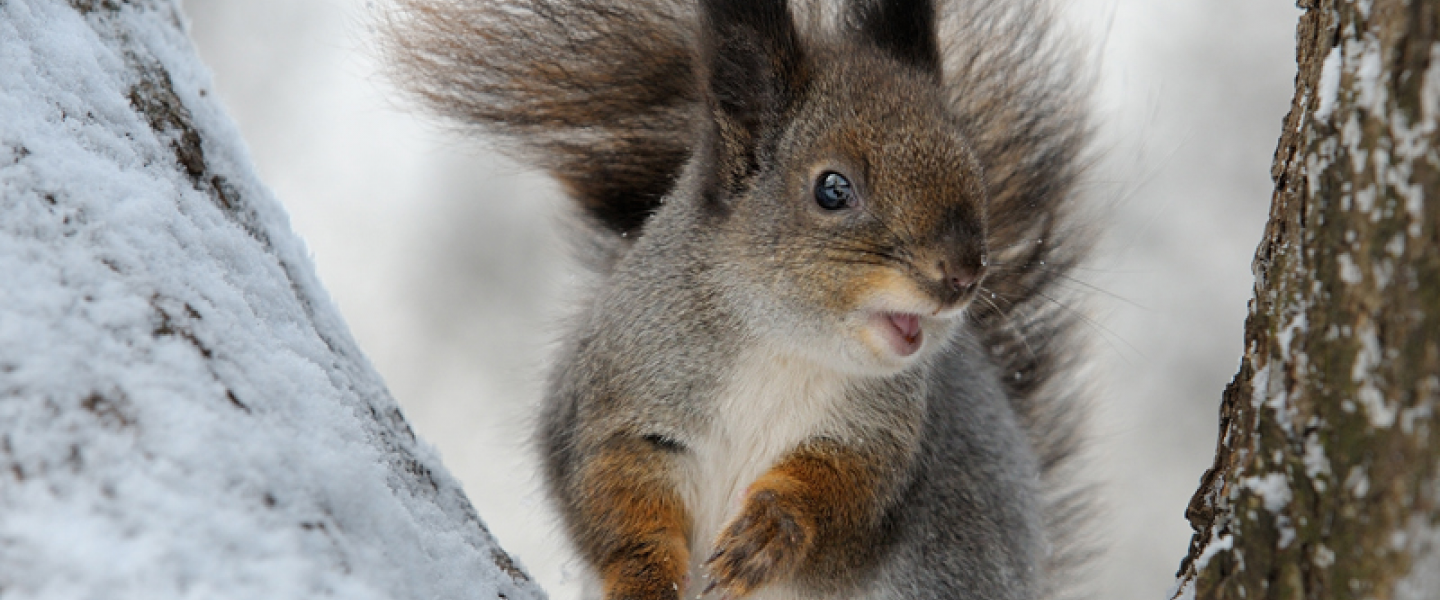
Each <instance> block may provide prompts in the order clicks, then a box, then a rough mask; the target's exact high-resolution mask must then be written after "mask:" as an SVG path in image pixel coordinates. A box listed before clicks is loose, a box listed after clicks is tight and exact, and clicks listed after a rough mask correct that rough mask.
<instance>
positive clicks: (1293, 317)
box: [1176, 0, 1440, 599]
mask: <svg viewBox="0 0 1440 600" xmlns="http://www.w3.org/2000/svg"><path fill="white" fill-rule="evenodd" d="M1300 6H1301V8H1304V9H1305V13H1304V16H1303V17H1302V18H1301V20H1300V25H1299V29H1298V34H1297V43H1298V50H1297V61H1298V66H1299V74H1298V76H1297V77H1296V90H1295V100H1294V103H1293V105H1292V107H1291V111H1290V114H1289V115H1288V116H1287V117H1286V119H1285V123H1284V131H1283V132H1282V137H1281V139H1280V145H1279V148H1278V149H1277V151H1276V155H1275V163H1274V167H1273V171H1272V175H1273V177H1274V179H1275V193H1274V196H1273V199H1272V204H1271V209H1270V220H1269V223H1268V225H1267V226H1266V231H1265V237H1264V239H1263V240H1262V241H1261V243H1260V246H1259V249H1258V250H1257V252H1256V256H1255V262H1254V272H1255V277H1256V283H1255V298H1254V299H1253V300H1252V301H1251V304H1250V315H1249V317H1248V319H1247V321H1246V324H1245V355H1244V357H1243V358H1242V361H1241V365H1240V371H1239V373H1238V374H1237V375H1236V376H1235V380H1234V381H1233V382H1232V383H1231V384H1230V386H1229V387H1228V388H1227V389H1226V391H1225V395H1224V400H1223V405H1222V407H1221V415H1220V436H1219V444H1218V450H1217V453H1216V458H1215V464H1214V466H1213V468H1212V469H1210V470H1209V471H1207V472H1206V473H1205V476H1204V478H1203V479H1202V482H1201V486H1200V489H1199V490H1198V491H1197V492H1196V494H1195V497H1194V499H1193V500H1192V501H1191V504H1190V507H1189V509H1188V510H1187V514H1186V516H1187V518H1188V519H1189V520H1190V522H1191V525H1192V526H1193V527H1194V529H1195V537H1194V539H1193V540H1192V542H1191V547H1190V553H1189V556H1188V557H1187V558H1186V559H1185V561H1184V563H1183V564H1182V565H1181V570H1180V573H1179V576H1180V578H1181V580H1180V587H1179V588H1178V591H1177V593H1176V596H1177V597H1191V595H1193V597H1196V598H1236V599H1239V598H1246V599H1256V598H1286V599H1289V598H1306V599H1309V598H1377V599H1388V598H1417V599H1418V598H1431V599H1433V598H1436V597H1440V588H1437V587H1436V583H1437V581H1440V547H1437V546H1440V543H1437V542H1440V533H1437V532H1440V526H1437V520H1440V510H1437V508H1440V506H1437V499H1440V488H1437V481H1440V480H1437V464H1440V430H1436V428H1435V426H1434V424H1435V408H1436V404H1437V401H1440V152H1437V150H1436V149H1437V145H1436V141H1437V134H1440V132H1437V126H1436V125H1437V123H1436V120H1437V117H1440V46H1437V44H1436V42H1437V34H1440V2H1437V1H1435V0H1409V1H1406V0H1303V1H1302V2H1300Z"/></svg>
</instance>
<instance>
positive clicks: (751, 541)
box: [704, 492, 814, 597]
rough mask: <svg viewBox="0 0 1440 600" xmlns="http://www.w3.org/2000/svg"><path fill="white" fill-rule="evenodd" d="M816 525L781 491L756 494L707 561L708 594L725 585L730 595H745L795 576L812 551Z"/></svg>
mask: <svg viewBox="0 0 1440 600" xmlns="http://www.w3.org/2000/svg"><path fill="white" fill-rule="evenodd" d="M812 529H813V528H812V527H811V526H809V524H808V523H805V522H803V521H802V516H801V515H800V514H797V513H796V512H795V511H794V510H793V509H792V508H790V507H787V506H785V503H784V502H783V501H782V499H781V498H780V497H779V496H778V495H777V494H776V493H774V492H760V493H757V494H755V495H753V496H751V497H750V498H749V499H748V500H747V501H746V502H745V506H744V507H743V509H742V510H741V512H740V514H739V515H737V516H736V517H735V519H734V520H732V521H731V522H730V525H729V526H727V527H726V528H725V530H724V533H722V534H721V535H720V537H719V539H717V540H716V541H715V546H716V548H715V552H714V553H713V554H711V555H710V558H709V559H707V560H706V561H705V566H707V567H709V569H710V577H711V579H710V584H709V585H707V586H706V587H705V592H704V593H706V594H709V593H710V592H712V591H714V590H716V589H721V590H724V591H725V596H726V597H732V596H734V597H738V596H744V595H746V594H749V593H750V592H751V591H753V590H755V589H756V588H758V587H760V586H762V585H765V584H767V583H770V582H772V581H776V580H778V579H780V578H782V577H785V576H787V575H789V574H790V573H791V572H792V571H794V570H795V568H796V567H798V566H799V564H800V561H801V559H802V558H803V557H804V556H805V554H806V553H807V551H808V550H809V548H810V543H811V540H812V539H813V538H814V534H813V532H812Z"/></svg>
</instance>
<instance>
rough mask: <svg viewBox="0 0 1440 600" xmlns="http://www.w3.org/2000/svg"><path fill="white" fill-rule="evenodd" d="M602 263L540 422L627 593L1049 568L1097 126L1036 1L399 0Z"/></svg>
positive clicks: (651, 597) (403, 39)
mask: <svg viewBox="0 0 1440 600" xmlns="http://www.w3.org/2000/svg"><path fill="white" fill-rule="evenodd" d="M396 1H397V2H398V4H399V6H398V10H397V11H395V12H393V13H392V14H391V18H390V19H389V20H388V21H387V29H386V30H385V33H384V39H385V43H386V44H387V46H386V49H387V51H388V52H389V55H388V56H389V58H390V59H391V62H392V65H393V67H394V68H393V71H392V73H393V74H394V75H396V76H397V77H398V78H399V80H400V82H401V83H402V85H403V87H405V88H406V89H407V90H409V91H410V92H413V93H414V94H416V95H418V97H419V98H420V99H422V100H423V101H424V102H425V103H426V104H427V105H428V107H429V108H431V109H433V110H436V111H438V112H439V113H441V114H443V115H446V116H449V117H452V118H456V119H459V120H461V121H463V122H465V123H469V124H473V125H477V126H479V128H480V129H481V130H482V131H485V132H487V133H489V134H492V135H496V136H498V137H500V138H501V139H503V140H505V141H506V142H507V145H506V146H505V147H506V148H507V149H510V150H512V151H514V153H515V154H516V155H517V156H518V157H520V158H521V159H522V160H524V161H528V162H530V163H532V164H537V165H540V166H542V167H543V168H545V169H546V170H548V171H549V172H550V173H551V174H552V175H553V176H554V177H555V178H556V179H558V180H559V181H560V182H561V183H562V184H563V186H564V189H565V191H566V192H567V194H568V195H569V196H570V197H571V198H573V199H574V200H575V202H576V203H577V204H578V207H579V209H580V213H581V215H582V220H583V221H584V222H585V223H586V224H588V229H587V230H588V232H589V234H588V236H587V237H588V240H587V244H586V245H585V246H584V248H583V252H584V253H585V254H586V255H587V258H589V259H590V262H591V263H592V264H593V265H594V266H595V268H596V270H597V273H598V277H597V283H596V285H595V288H594V289H593V291H592V295H591V296H589V297H588V298H586V299H585V300H584V301H583V302H582V304H581V310H580V312H579V315H578V316H577V318H576V320H575V321H574V322H573V323H572V325H573V327H572V329H571V330H570V331H569V333H568V335H567V336H566V338H565V339H564V343H563V348H562V350H561V351H560V353H559V356H558V358H557V360H556V363H555V365H554V370H553V372H552V374H551V376H550V379H549V384H548V389H547V392H546V397H545V402H544V410H543V415H542V417H541V421H540V431H539V443H540V447H541V450H542V453H543V464H544V477H545V481H546V484H547V488H548V491H549V494H550V496H551V497H552V499H553V501H554V503H555V505H556V506H557V507H558V509H559V513H560V515H561V516H562V517H563V524H564V528H565V530H566V532H568V534H569V537H570V539H571V540H572V541H573V543H574V545H575V548H576V550H577V552H578V554H579V556H580V557H581V558H582V559H583V561H584V563H585V564H586V565H587V567H588V568H589V569H590V574H591V575H593V581H592V583H593V585H592V587H591V589H590V590H589V591H588V592H587V595H590V596H594V597H603V598H605V599H607V600H622V599H623V600H675V599H677V598H680V597H682V596H684V597H686V598H695V597H697V596H701V595H706V594H710V595H711V596H712V597H715V598H721V597H726V598H742V597H745V598H775V599H780V598H786V599H811V598H815V599H818V598H857V599H858V598H906V599H912V600H919V599H936V600H940V599H945V600H953V599H969V600H979V599H1033V598H1042V597H1043V598H1054V597H1059V596H1062V595H1065V594H1067V593H1069V592H1070V591H1071V590H1072V588H1073V587H1074V586H1073V585H1072V584H1073V581H1072V576H1073V574H1074V573H1073V571H1074V569H1073V568H1071V567H1072V566H1073V565H1074V564H1076V560H1075V559H1076V558H1077V556H1078V555H1079V554H1081V552H1080V548H1081V544H1078V543H1076V539H1075V537H1076V535H1075V534H1076V532H1077V531H1079V530H1080V529H1081V523H1080V518H1081V517H1082V516H1083V514H1084V512H1085V510H1084V502H1083V498H1084V495H1083V494H1081V493H1077V492H1076V491H1075V488H1076V486H1075V485H1073V484H1072V483H1069V479H1070V478H1069V477H1067V476H1066V472H1067V471H1069V470H1071V469H1070V467H1069V465H1070V464H1071V462H1072V461H1071V460H1070V458H1071V457H1072V456H1073V454H1074V449H1075V447H1076V446H1077V434H1076V432H1077V429H1078V426H1079V423H1080V420H1081V419H1080V415H1079V414H1078V412H1077V407H1078V406H1079V405H1080V404H1081V403H1082V402H1081V398H1079V394H1078V393H1077V392H1076V391H1075V389H1074V387H1075V386H1072V385H1068V383H1067V382H1065V381H1062V380H1061V379H1060V377H1061V376H1062V375H1064V374H1065V373H1067V372H1070V371H1073V368H1072V365H1073V363H1074V362H1075V361H1074V360H1073V358H1072V357H1074V356H1075V355H1076V354H1077V352H1076V348H1075V344H1074V343H1073V339H1074V336H1073V335H1072V333H1071V330H1072V329H1073V321H1074V319H1073V318H1072V316H1071V311H1068V310H1066V309H1064V307H1062V306H1060V305H1059V304H1058V303H1057V302H1056V301H1055V295H1056V294H1058V293H1061V291H1062V289H1061V287H1060V284H1059V281H1060V280H1062V279H1064V278H1066V277H1068V275H1067V273H1068V272H1069V271H1070V270H1071V269H1072V267H1073V266H1074V265H1075V264H1076V262H1077V261H1078V260H1079V259H1080V257H1081V255H1082V254H1083V249H1084V247H1085V246H1086V243H1085V239H1084V236H1082V235H1079V234H1078V233H1077V232H1078V231H1079V228H1077V227H1076V226H1075V225H1074V223H1073V221H1074V219H1073V218H1072V217H1071V213H1073V210H1072V207H1071V205H1072V204H1073V202H1072V201H1073V200H1074V199H1075V197H1076V196H1077V187H1078V181H1079V178H1080V176H1081V175H1082V172H1083V170H1084V167H1085V144H1086V139H1087V137H1088V133H1089V129H1088V128H1089V125H1088V122H1087V117H1086V104H1087V102H1088V101H1087V98H1086V96H1087V94H1086V91H1087V85H1086V83H1085V81H1084V78H1083V77H1080V76H1078V75H1076V73H1079V72H1081V70H1080V67H1081V65H1079V64H1078V59H1077V57H1078V56H1080V55H1081V54H1082V53H1081V52H1080V51H1078V50H1077V47H1076V46H1074V45H1073V44H1070V43H1068V42H1066V41H1065V40H1063V39H1061V38H1060V36H1059V34H1057V33H1056V32H1055V31H1054V29H1055V28H1054V27H1053V21H1054V18H1053V13H1052V9H1051V7H1050V6H1049V5H1048V4H1046V3H1044V2H1043V0H1008V1H1002V0H949V1H948V2H946V1H945V0H935V1H930V0H844V1H843V2H841V3H839V5H833V4H829V3H824V4H822V3H820V2H818V0H804V3H787V2H786V1H785V0H695V1H694V2H692V1H690V0H396Z"/></svg>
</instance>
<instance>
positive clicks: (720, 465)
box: [681, 352, 846, 599]
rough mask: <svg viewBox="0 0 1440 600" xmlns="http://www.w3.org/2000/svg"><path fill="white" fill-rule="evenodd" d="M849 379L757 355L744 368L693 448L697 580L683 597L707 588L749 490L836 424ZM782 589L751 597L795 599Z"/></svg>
mask: <svg viewBox="0 0 1440 600" xmlns="http://www.w3.org/2000/svg"><path fill="white" fill-rule="evenodd" d="M845 386H846V381H845V378H844V376H842V375H840V374H839V373H836V372H835V371H833V370H830V369H826V368H824V367H821V366H818V365H815V364H813V363H810V362H808V361H803V360H798V359H794V358H787V357H782V356H777V355H776V354H775V353H772V352H753V353H751V354H750V355H748V356H746V357H745V358H744V360H742V361H740V363H739V365H738V368H737V369H736V370H735V371H734V373H733V374H732V376H731V377H730V379H729V381H728V382H727V384H726V385H725V387H724V388H723V389H722V390H721V393H720V395H719V397H718V398H717V401H716V403H715V405H714V406H715V412H714V413H713V416H714V419H713V421H712V422H711V427H710V429H709V431H708V432H707V433H706V434H705V435H704V436H702V437H701V439H699V440H698V441H697V442H696V443H694V444H693V447H692V448H691V453H690V462H689V465H688V468H687V469H686V473H685V475H684V476H685V479H686V481H684V482H682V483H681V490H682V494H684V496H685V504H686V507H687V508H688V509H689V510H690V511H691V526H692V529H691V532H692V536H693V537H692V541H691V548H690V551H691V557H692V559H691V570H690V572H691V577H690V590H689V591H688V592H687V593H686V595H685V598H689V599H693V598H695V597H696V596H697V595H698V593H699V591H700V590H703V589H704V587H705V584H706V583H708V581H707V580H706V579H705V577H704V569H703V567H701V566H700V565H701V563H703V562H704V560H705V559H706V558H708V557H709V555H710V553H711V552H712V548H713V545H714V541H715V538H716V536H717V535H719V533H720V530H721V528H722V527H723V526H724V525H725V524H726V523H728V522H729V521H730V519H731V518H732V517H733V516H734V514H735V513H736V512H737V511H738V509H739V508H740V503H741V500H742V497H743V494H744V492H745V489H746V488H747V487H748V486H749V485H750V484H751V483H752V482H753V481H754V480H755V479H756V478H757V477H759V476H760V475H761V474H763V473H764V472H765V471H767V470H768V469H769V468H770V467H771V466H773V465H774V464H775V463H776V461H778V460H779V459H780V458H782V457H783V456H784V455H785V454H787V453H788V452H790V451H791V450H793V449H794V448H795V447H796V446H797V445H799V444H800V443H801V442H802V441H804V440H806V439H808V438H810V437H812V436H814V435H816V434H818V433H822V432H825V431H827V430H830V429H832V428H833V427H835V426H836V425H837V423H836V418H835V417H836V415H839V414H842V413H840V412H839V411H840V409H841V408H842V407H841V404H842V403H843V401H844V398H845V393H844V392H845ZM789 597H792V596H791V595H790V594H787V593H785V590H784V588H783V586H776V587H775V588H774V589H764V590H760V593H757V594H756V595H754V596H752V598H789Z"/></svg>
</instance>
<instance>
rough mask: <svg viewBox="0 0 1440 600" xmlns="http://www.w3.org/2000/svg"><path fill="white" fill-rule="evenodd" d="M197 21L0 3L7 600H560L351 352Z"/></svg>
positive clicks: (121, 6) (1, 513)
mask: <svg viewBox="0 0 1440 600" xmlns="http://www.w3.org/2000/svg"><path fill="white" fill-rule="evenodd" d="M182 23H183V19H182V17H181V15H180V12H179V9H178V7H177V6H176V3H175V2H174V1H173V0H70V1H69V2H65V1H62V0H0V597H3V598H6V599H7V600H9V599H19V598H67V599H80V598H107V599H108V598H145V599H151V598H164V597H203V598H246V599H254V598H266V599H277V598H313V597H318V596H338V597H342V598H347V599H350V598H424V599H431V598H473V599H485V598H510V599H517V600H518V599H522V598H541V597H543V594H542V593H541V592H540V591H539V590H538V589H537V588H536V587H535V586H534V585H533V584H532V583H530V581H529V580H528V578H527V577H526V575H525V574H524V573H523V572H522V571H521V570H520V569H519V568H518V567H517V566H516V565H515V564H514V563H513V562H512V561H511V560H510V559H509V558H508V557H507V556H506V555H505V553H504V552H502V551H501V550H500V549H499V548H498V547H497V546H496V545H495V543H494V541H493V539H492V538H491V536H490V535H489V533H488V532H487V531H486V530H485V528H484V526H483V525H482V524H481V522H480V520H479V519H478V517H477V516H476V515H475V512H474V510H473V509H472V508H471V506H470V503H469V501H468V500H466V498H465V496H464V494H463V493H462V492H461V490H460V486H459V484H458V483H457V482H456V480H455V479H454V478H452V477H451V476H450V475H449V474H448V473H446V472H445V470H444V469H443V467H441V465H440V462H439V460H438V459H437V458H436V456H435V454H434V452H433V451H432V450H431V449H429V448H428V447H427V446H425V445H424V444H423V443H421V442H419V441H417V440H416V438H415V436H414V434H413V433H412V432H411V430H410V427H409V426H408V425H407V424H406V422H405V420H404V418H403V417H402V416H401V414H400V412H399V409H398V408H397V406H396V404H395V401H394V400H393V399H392V398H391V397H390V396H389V393H388V392H387V391H386V389H385V386H384V384H383V383H382V382H381V380H380V378H379V376H378V375H377V374H376V373H375V371H374V369H373V368H372V367H371V366H370V364H369V363H368V362H367V361H366V359H365V358H364V356H363V355H362V354H361V353H360V351H359V350H358V349H357V348H356V345H355V342H354V341H353V340H352V339H351V337H350V334H349V332H348V331H347V330H346V328H345V326H344V324H343V323H342V322H341V320H340V318H339V317H338V314H337V312H336V310H335V309H334V307H333V306H332V304H331V302H330V300H329V298H328V297H327V296H326V295H325V293H324V292H323V291H322V290H321V288H320V286H319V284H318V283H317V281H316V279H315V275H314V269H313V267H312V266H311V264H310V261H309V259H308V257H307V256H306V253H305V249H304V246H303V245H302V244H301V242H300V241H299V240H298V239H297V238H296V236H295V235H294V234H293V233H292V232H291V231H290V228H289V224H288V222H287V220H286V217H285V214H284V212H283V210H282V209H281V207H280V205H279V204H278V203H277V202H276V201H275V199H274V198H272V197H271V196H270V194H269V192H268V191H267V190H266V189H265V188H264V186H263V185H261V184H260V182H259V181H257V180H256V178H255V176H254V174H253V172H252V169H251V167H250V164H249V162H248V159H247V158H246V157H245V155H244V150H243V147H242V144H241V142H240V140H239V136H238V135H237V133H236V131H235V129H234V127H233V126H232V125H231V124H230V122H229V121H228V120H227V119H226V118H225V117H224V115H223V114H222V113H221V111H220V109H219V107H218V106H217V104H216V103H215V101H214V99H213V98H212V97H209V95H208V94H207V89H208V88H209V85H210V83H209V74H208V72H207V71H206V70H205V69H204V68H203V67H202V66H201V65H200V63H199V60H198V58H197V57H196V56H195V53H194V51H193V49H192V48H191V46H190V43H189V41H188V40H187V39H186V36H185V32H184V30H183V29H184V26H183V24H182Z"/></svg>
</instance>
